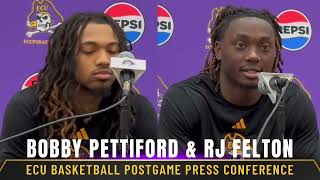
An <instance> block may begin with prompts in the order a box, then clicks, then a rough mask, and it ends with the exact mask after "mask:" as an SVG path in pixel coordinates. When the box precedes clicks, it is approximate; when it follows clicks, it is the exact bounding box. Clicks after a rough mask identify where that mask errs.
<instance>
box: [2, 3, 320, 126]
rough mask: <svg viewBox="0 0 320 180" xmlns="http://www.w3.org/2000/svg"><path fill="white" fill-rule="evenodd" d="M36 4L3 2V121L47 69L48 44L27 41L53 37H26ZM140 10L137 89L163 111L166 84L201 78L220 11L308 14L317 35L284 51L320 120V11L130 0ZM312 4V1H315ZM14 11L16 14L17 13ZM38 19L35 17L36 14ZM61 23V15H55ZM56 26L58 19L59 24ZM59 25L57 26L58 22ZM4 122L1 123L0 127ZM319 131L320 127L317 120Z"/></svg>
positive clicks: (92, 7) (64, 10)
mask: <svg viewBox="0 0 320 180" xmlns="http://www.w3.org/2000/svg"><path fill="white" fill-rule="evenodd" d="M33 2H34V0H24V1H21V0H10V1H4V2H2V11H1V17H3V18H2V26H1V27H2V30H1V32H2V33H3V35H2V42H1V43H0V50H1V55H2V62H3V63H2V66H1V73H2V76H1V77H0V82H1V84H2V88H1V89H0V94H1V96H0V116H1V117H3V114H4V110H5V106H6V104H7V103H8V101H9V99H10V98H11V97H12V96H13V95H14V94H15V93H16V92H17V91H19V90H20V89H21V87H22V84H23V82H24V81H25V80H26V78H27V77H29V76H30V75H32V74H34V73H36V72H37V71H39V70H40V69H41V67H42V66H43V62H44V58H45V54H46V51H47V46H46V45H41V44H30V43H32V42H31V41H25V40H47V39H48V36H49V33H41V34H40V33H39V34H34V35H33V36H32V37H31V38H28V37H27V36H26V32H28V31H31V30H30V29H28V28H27V26H26V23H27V17H28V14H29V13H30V12H31V9H32V4H33ZM51 2H52V4H53V5H54V6H55V8H56V9H57V11H59V12H60V14H61V15H62V16H63V18H64V19H67V18H68V17H69V16H70V15H71V14H73V13H75V12H79V11H81V12H85V11H99V12H104V11H105V9H106V8H107V7H109V6H110V5H112V4H114V3H116V2H122V1H101V0H92V1H77V0H69V1H67V2H66V1H64V0H51ZM126 2H127V3H130V4H132V5H134V6H135V7H137V8H138V9H139V10H140V12H141V13H142V14H143V17H144V21H145V29H144V33H143V35H142V37H141V38H140V39H139V40H138V41H137V42H136V43H135V44H134V45H133V47H134V51H133V52H134V54H135V56H136V58H138V59H146V60H147V71H146V72H145V74H144V75H143V77H142V78H141V79H139V80H138V83H137V85H136V86H137V87H138V89H139V90H140V92H141V93H142V94H143V95H145V96H146V97H148V98H149V100H150V101H151V102H152V103H153V104H154V106H155V107H156V108H157V109H159V106H158V104H159V103H161V98H162V95H163V94H164V93H165V88H164V86H163V85H162V84H161V83H160V81H159V77H161V79H162V80H163V82H164V83H165V84H166V85H171V84H173V83H175V82H177V81H180V80H183V79H186V78H187V77H189V76H192V75H195V74H197V73H198V72H199V71H200V70H201V68H202V66H203V64H204V59H205V55H206V52H207V50H206V49H205V46H206V44H207V25H208V21H209V19H210V17H211V11H212V9H213V8H215V7H221V6H225V5H228V4H232V5H236V6H239V5H241V6H246V7H253V8H259V9H262V8H265V9H268V10H270V11H271V12H272V13H273V14H274V15H278V14H279V13H280V12H282V11H284V10H286V9H296V10H299V11H301V12H303V13H304V14H305V15H306V16H307V17H308V19H309V21H310V22H311V26H312V30H313V31H312V37H311V39H310V41H309V43H308V44H307V45H306V47H304V48H303V49H301V50H299V51H288V50H283V59H284V63H285V65H284V71H285V72H290V73H294V75H295V76H296V77H298V78H299V79H300V80H301V81H302V82H303V84H304V86H305V87H306V89H308V90H309V92H310V93H311V96H312V101H313V104H314V106H315V108H316V111H317V115H318V119H319V114H320V94H319V92H320V86H319V79H318V78H316V77H319V75H320V72H319V70H318V67H319V65H320V62H319V61H318V60H317V59H316V57H317V53H316V51H317V49H319V48H318V47H319V41H315V40H316V39H319V30H318V29H319V28H320V27H319V25H320V23H319V21H318V19H317V18H316V17H318V16H319V13H317V12H316V11H317V10H318V8H317V7H316V6H313V4H312V3H307V1H303V2H302V1H295V2H293V1H291V0H284V1H276V0H270V1H255V0H230V1H226V0H224V1H222V0H221V1H209V0H206V1H196V0H192V1H179V0H175V1H164V0H163V1H160V0H158V1H152V2H150V1H138V0H130V1H128V0H127V1H126ZM310 2H311V1H310ZM158 4H159V5H162V6H163V7H165V8H166V9H167V10H168V11H169V13H170V14H171V15H172V18H173V24H174V31H173V34H172V36H171V38H170V39H169V40H168V41H167V42H166V43H165V44H163V45H161V46H157V5H158ZM12 7H14V13H13V11H12ZM32 17H34V16H32ZM55 18H56V19H57V18H59V16H56V17H55ZM56 22H57V20H56ZM56 22H55V23H56ZM1 127H2V118H1V120H0V129H1ZM318 127H320V123H319V120H318Z"/></svg>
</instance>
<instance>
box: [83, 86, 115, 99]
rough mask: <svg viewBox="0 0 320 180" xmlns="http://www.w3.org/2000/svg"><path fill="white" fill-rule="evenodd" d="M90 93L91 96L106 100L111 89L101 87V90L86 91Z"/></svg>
mask: <svg viewBox="0 0 320 180" xmlns="http://www.w3.org/2000/svg"><path fill="white" fill-rule="evenodd" d="M88 90H89V91H91V92H92V94H93V95H95V96H98V97H102V98H108V97H110V95H111V93H112V92H111V90H112V87H103V88H96V89H88Z"/></svg>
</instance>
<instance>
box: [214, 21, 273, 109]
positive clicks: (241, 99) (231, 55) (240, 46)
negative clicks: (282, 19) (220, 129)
mask: <svg viewBox="0 0 320 180" xmlns="http://www.w3.org/2000/svg"><path fill="white" fill-rule="evenodd" d="M275 42H276V38H275V32H274V30H273V28H272V26H271V24H270V23H268V22H267V21H265V20H263V19H260V18H256V17H241V18H236V19H234V20H232V21H231V22H230V24H229V27H227V29H226V31H225V33H224V38H223V39H222V40H221V42H217V43H216V45H215V49H214V50H215V54H216V58H217V59H218V60H219V61H221V64H220V78H219V81H220V89H221V93H222V96H223V97H224V98H225V99H226V100H227V101H228V102H230V103H232V104H235V105H238V106H250V105H253V104H255V103H257V102H258V100H259V99H260V97H261V93H260V92H259V91H258V88H257V86H258V76H257V73H258V72H273V71H274V70H273V65H274V62H275V58H276V46H275Z"/></svg>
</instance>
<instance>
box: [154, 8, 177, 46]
mask: <svg viewBox="0 0 320 180" xmlns="http://www.w3.org/2000/svg"><path fill="white" fill-rule="evenodd" d="M173 29H174V23H173V18H172V16H171V14H170V13H169V11H168V10H167V9H166V8H164V7H163V6H161V5H158V39H157V45H158V46H161V45H163V44H165V43H167V42H168V41H169V39H170V38H171V36H172V34H173Z"/></svg>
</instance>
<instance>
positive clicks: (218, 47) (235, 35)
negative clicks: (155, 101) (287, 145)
mask: <svg viewBox="0 0 320 180" xmlns="http://www.w3.org/2000/svg"><path fill="white" fill-rule="evenodd" d="M279 33H280V27H279V25H278V23H277V21H276V18H275V17H274V16H273V15H271V14H270V13H269V12H267V11H260V10H255V9H248V8H237V7H231V6H228V7H225V8H222V9H220V11H219V12H218V14H217V16H216V19H215V23H214V26H213V27H212V28H211V32H210V40H211V48H210V50H209V54H208V56H207V59H206V62H205V66H204V69H203V71H202V72H201V73H200V74H199V75H197V76H194V77H192V78H190V79H187V80H185V81H182V82H180V83H177V84H175V85H173V86H172V87H171V88H169V90H168V91H167V93H166V95H165V96H164V99H163V101H162V106H161V111H160V122H159V123H160V124H159V131H158V138H175V139H178V141H179V145H180V149H181V150H183V151H182V152H185V149H186V148H187V142H188V141H194V142H195V144H196V149H197V152H198V153H201V152H203V146H204V144H203V141H204V139H213V141H214V145H215V147H220V146H221V145H220V139H224V140H225V142H226V144H225V148H226V151H227V152H229V153H230V152H231V151H232V147H230V146H229V145H230V142H232V140H233V139H256V138H257V136H258V133H259V131H260V129H261V128H262V126H263V124H264V122H265V121H266V119H267V117H268V115H269V114H270V112H271V111H272V109H273V107H274V104H272V102H271V101H270V99H269V98H268V96H266V95H262V94H261V93H260V92H259V91H258V88H257V85H258V77H257V73H258V72H282V65H283V61H282V58H281V37H280V34H279ZM284 101H285V103H286V106H287V109H286V119H285V132H284V138H285V139H293V156H294V158H314V159H317V160H318V161H319V159H320V140H319V132H318V129H317V120H316V114H315V110H314V107H313V105H312V103H311V101H310V99H309V97H308V96H307V94H306V93H305V92H304V91H303V90H302V89H301V88H300V87H299V86H298V85H296V84H294V83H290V84H289V86H288V88H287V90H286V94H285V95H284ZM275 124H276V118H275V116H273V117H272V119H271V120H270V121H269V123H268V124H267V127H266V129H265V131H264V133H263V134H262V139H281V138H282V137H280V136H279V134H278V133H277V128H276V126H275ZM227 142H229V143H228V144H227ZM259 153H261V149H260V152H259ZM240 155H241V154H240Z"/></svg>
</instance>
